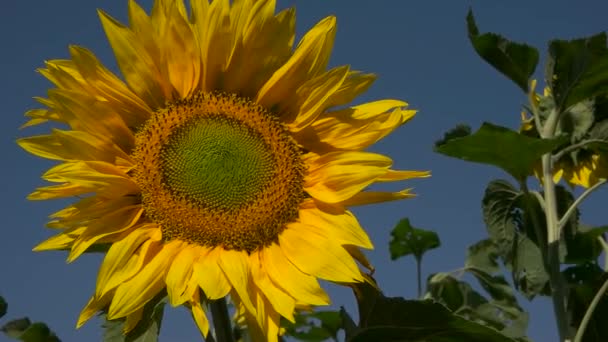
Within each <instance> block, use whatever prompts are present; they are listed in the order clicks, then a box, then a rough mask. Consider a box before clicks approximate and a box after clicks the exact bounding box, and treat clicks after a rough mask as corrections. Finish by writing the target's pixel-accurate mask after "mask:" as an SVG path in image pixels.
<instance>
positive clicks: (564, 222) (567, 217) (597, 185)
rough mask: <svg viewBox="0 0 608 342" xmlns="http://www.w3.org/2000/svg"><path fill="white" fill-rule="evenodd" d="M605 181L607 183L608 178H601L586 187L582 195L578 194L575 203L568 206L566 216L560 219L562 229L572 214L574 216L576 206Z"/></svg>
mask: <svg viewBox="0 0 608 342" xmlns="http://www.w3.org/2000/svg"><path fill="white" fill-rule="evenodd" d="M604 183H606V180H605V179H600V180H599V181H598V182H597V183H595V184H593V186H591V187H589V188H588V189H585V191H584V192H583V193H582V194H581V195H580V196H578V198H577V199H576V200H575V201H574V203H572V205H571V206H570V207H569V208H568V210H567V211H566V213H565V214H564V216H563V217H562V218H561V219H560V220H559V228H560V229H562V228H563V227H564V226H565V225H566V223H567V222H568V219H570V216H572V214H573V213H575V212H576V208H577V207H578V206H579V205H580V204H581V202H583V200H584V199H585V198H586V197H587V196H589V195H590V194H591V193H592V192H593V191H594V190H595V189H597V188H599V187H600V186H601V185H602V184H604Z"/></svg>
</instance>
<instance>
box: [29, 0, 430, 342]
mask: <svg viewBox="0 0 608 342" xmlns="http://www.w3.org/2000/svg"><path fill="white" fill-rule="evenodd" d="M100 18H101V22H102V25H103V28H104V30H105V32H106V35H107V37H108V40H109V42H110V45H111V47H112V49H113V51H114V54H115V56H116V59H117V62H118V63H117V64H118V66H119V68H120V71H121V74H122V77H119V76H117V75H115V73H113V72H112V71H110V70H108V69H107V68H105V67H104V66H103V65H102V63H101V62H100V61H99V60H98V59H97V58H96V57H95V55H94V54H93V53H92V52H90V51H89V50H87V49H85V48H83V47H78V46H73V47H70V57H71V58H70V59H68V60H51V61H48V62H47V63H46V66H45V67H44V68H42V69H40V72H41V73H42V75H44V76H45V77H46V78H48V79H49V80H50V81H51V82H53V83H54V85H55V88H53V89H51V90H49V96H48V98H41V99H40V100H39V101H40V102H41V104H42V105H43V108H40V109H35V110H32V111H29V112H28V113H26V115H27V116H28V117H29V118H30V121H29V122H28V123H27V124H26V126H28V125H36V124H40V123H43V122H51V123H52V124H53V123H59V124H61V125H64V126H67V127H68V129H53V131H52V132H51V133H50V134H46V135H41V136H34V137H27V138H22V139H20V140H19V141H18V143H19V145H20V146H21V147H23V148H24V149H25V150H27V151H28V152H30V153H33V154H35V155H38V156H41V157H43V158H48V159H53V160H57V161H58V162H59V163H58V165H56V166H54V167H52V168H51V169H50V170H48V171H47V172H46V173H45V174H44V175H43V178H44V179H45V180H47V181H50V182H54V183H57V184H56V185H51V186H44V187H41V188H39V189H37V190H36V191H35V192H34V193H32V194H31V195H30V197H29V198H30V199H33V200H46V199H54V198H75V201H74V203H72V204H71V205H69V206H68V207H67V208H65V209H63V210H61V211H59V212H57V213H55V214H53V215H52V216H51V217H52V221H51V222H50V223H49V226H50V227H52V228H54V229H56V230H57V231H58V232H59V234H58V235H56V236H53V237H51V238H49V239H48V240H46V241H44V242H42V243H41V244H39V245H38V246H37V247H36V248H35V250H55V249H67V250H69V251H70V253H69V256H68V260H69V261H72V260H74V259H76V258H78V257H79V256H80V255H81V254H82V253H84V252H86V251H87V250H88V249H89V248H91V247H94V246H95V245H100V244H103V245H104V246H110V247H109V249H108V250H107V253H106V255H105V258H104V260H103V262H102V264H101V267H100V270H99V274H98V279H97V284H96V288H95V291H94V294H93V296H92V297H91V299H90V301H89V303H88V304H87V305H86V307H85V308H84V310H83V311H82V313H81V315H80V319H79V322H78V325H79V326H80V325H81V324H83V323H84V322H85V321H86V320H88V319H89V318H91V317H92V316H93V315H94V314H95V313H97V312H99V311H105V312H107V317H108V318H109V319H125V331H130V330H132V329H133V328H134V327H135V326H136V325H137V324H138V322H139V320H140V318H141V315H142V312H143V310H144V305H146V303H149V302H150V301H152V300H154V298H156V297H157V296H158V294H159V293H162V292H163V291H165V290H166V292H167V294H168V299H169V302H170V303H171V304H172V305H174V306H179V305H185V306H187V307H188V308H189V309H190V310H191V311H192V314H193V317H194V319H195V321H196V323H197V324H198V326H199V328H200V330H201V331H202V332H203V334H206V333H207V332H208V330H209V324H208V321H207V317H206V314H205V307H206V300H215V299H219V298H223V297H226V296H230V297H231V299H232V300H233V302H234V303H235V304H236V305H237V307H238V308H239V312H240V313H241V314H242V317H244V320H245V321H246V322H247V324H248V325H249V326H255V329H253V330H252V331H254V332H255V333H256V334H258V338H260V339H269V340H276V336H277V334H278V332H279V319H280V317H281V316H282V317H285V318H286V319H288V320H292V321H293V320H294V316H293V314H294V311H295V310H297V309H299V308H309V307H311V306H313V305H326V304H328V303H329V298H328V297H327V295H326V294H325V292H324V291H323V289H322V288H321V287H320V286H319V283H318V280H319V279H322V280H327V281H332V282H337V283H341V284H344V283H353V282H360V281H363V280H364V275H363V273H362V270H361V269H360V266H361V267H363V268H371V267H372V266H371V265H370V263H369V261H368V260H367V259H366V258H365V255H364V254H363V253H362V252H361V250H360V248H367V249H369V248H372V244H371V242H370V240H369V238H368V236H367V234H366V233H365V231H364V230H363V229H362V228H361V227H360V225H359V223H358V221H357V219H356V218H355V216H354V215H353V214H352V213H351V211H350V210H349V209H348V208H349V207H351V206H355V205H361V204H368V203H377V202H385V201H390V200H397V199H403V198H408V197H411V196H412V194H411V193H410V192H409V190H408V189H405V190H401V191H395V192H379V191H369V190H368V187H369V186H370V185H372V184H373V183H375V182H393V181H400V180H405V179H409V178H417V177H427V176H428V175H429V173H428V172H425V171H402V170H394V169H392V160H391V159H390V158H388V157H386V156H384V155H382V154H377V153H371V152H365V151H364V150H365V149H366V148H367V147H368V146H370V145H372V144H374V143H375V142H377V141H378V140H380V139H382V138H383V137H385V136H386V135H387V134H389V133H391V132H392V131H394V130H395V129H396V128H397V127H399V126H400V125H402V124H403V123H405V122H406V121H408V120H409V119H411V118H412V117H413V116H414V114H415V111H413V110H408V109H406V107H407V103H405V102H403V101H399V100H393V99H385V100H379V101H374V102H370V103H363V104H359V105H356V106H352V105H350V104H349V103H350V102H351V101H352V100H353V99H355V98H356V97H357V96H358V95H359V94H361V93H362V92H364V91H365V90H366V89H367V88H368V87H369V86H370V85H371V83H372V81H373V80H374V78H375V77H374V76H373V75H371V74H365V73H361V72H358V71H353V70H351V69H350V67H348V66H341V67H336V68H332V69H328V68H327V65H328V59H329V56H330V52H331V48H332V45H333V40H334V35H335V27H336V26H335V25H336V20H335V18H333V17H328V18H325V19H323V20H321V21H320V22H319V23H318V24H316V25H315V26H314V27H313V28H312V29H310V30H309V31H308V32H307V33H306V34H305V35H304V36H303V37H302V39H301V40H300V42H299V43H298V44H297V45H296V46H294V37H295V33H294V32H295V11H294V10H293V9H287V10H284V11H281V12H279V13H275V2H274V1H272V0H256V1H253V0H242V1H234V2H229V1H223V0H215V1H212V2H208V1H206V0H192V1H191V2H190V3H189V7H187V6H186V4H184V3H183V2H182V1H181V0H156V1H155V2H154V5H153V8H152V10H151V13H150V14H148V13H146V12H145V11H144V10H143V9H142V8H141V7H140V6H139V5H137V4H136V3H135V2H134V1H129V25H128V26H125V25H123V24H121V23H119V22H118V21H116V20H114V19H113V18H111V17H110V16H109V15H107V14H106V13H104V12H103V11H100ZM357 263H358V264H357Z"/></svg>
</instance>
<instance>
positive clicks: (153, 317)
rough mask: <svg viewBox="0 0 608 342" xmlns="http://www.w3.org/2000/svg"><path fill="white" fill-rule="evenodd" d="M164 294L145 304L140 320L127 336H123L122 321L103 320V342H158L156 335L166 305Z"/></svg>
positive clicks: (123, 323) (158, 331)
mask: <svg viewBox="0 0 608 342" xmlns="http://www.w3.org/2000/svg"><path fill="white" fill-rule="evenodd" d="M166 296H167V294H166V292H161V293H159V294H158V295H157V296H156V297H154V298H153V299H152V300H151V301H149V302H148V303H146V305H145V306H144V310H143V313H142V317H141V320H140V321H139V323H137V326H135V328H134V329H133V330H132V331H131V332H129V333H128V334H127V335H124V334H123V328H124V325H125V321H124V319H117V320H105V322H104V323H103V324H102V327H103V328H104V334H103V341H104V342H158V334H159V333H160V326H161V323H162V318H163V310H164V308H165V303H166Z"/></svg>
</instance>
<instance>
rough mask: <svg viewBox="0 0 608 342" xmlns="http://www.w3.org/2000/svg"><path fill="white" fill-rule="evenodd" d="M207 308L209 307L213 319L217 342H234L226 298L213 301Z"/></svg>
mask: <svg viewBox="0 0 608 342" xmlns="http://www.w3.org/2000/svg"><path fill="white" fill-rule="evenodd" d="M209 306H210V307H211V316H212V317H213V327H214V328H215V337H216V340H217V342H234V338H233V337H232V324H231V323H230V316H228V305H227V304H226V298H220V299H218V300H214V301H212V302H211V303H210V304H209Z"/></svg>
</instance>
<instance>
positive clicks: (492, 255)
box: [464, 239, 500, 274]
mask: <svg viewBox="0 0 608 342" xmlns="http://www.w3.org/2000/svg"><path fill="white" fill-rule="evenodd" d="M497 259H498V248H497V247H496V244H494V242H493V241H492V240H490V239H486V240H481V241H479V242H477V243H476V244H474V245H471V246H469V248H468V249H467V259H466V261H465V263H464V266H465V268H475V269H479V270H482V271H484V272H486V273H488V274H492V273H496V272H498V271H500V269H499V266H498V262H497V261H496V260H497Z"/></svg>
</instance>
